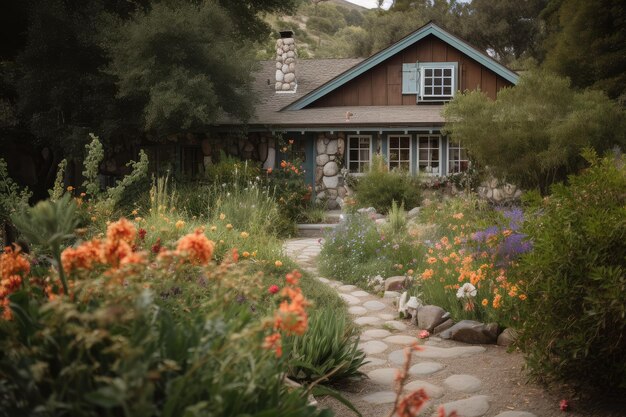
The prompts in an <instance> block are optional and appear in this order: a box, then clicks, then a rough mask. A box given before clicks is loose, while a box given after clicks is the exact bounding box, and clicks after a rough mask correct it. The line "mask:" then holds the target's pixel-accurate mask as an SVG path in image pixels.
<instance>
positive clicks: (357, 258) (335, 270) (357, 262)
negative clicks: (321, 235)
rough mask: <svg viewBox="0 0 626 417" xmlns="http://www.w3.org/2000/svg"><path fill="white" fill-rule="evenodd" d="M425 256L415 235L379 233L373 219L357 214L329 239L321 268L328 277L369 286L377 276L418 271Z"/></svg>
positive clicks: (338, 227)
mask: <svg viewBox="0 0 626 417" xmlns="http://www.w3.org/2000/svg"><path fill="white" fill-rule="evenodd" d="M423 254H424V248H423V247H421V246H416V245H414V241H413V240H412V238H411V236H409V235H407V234H399V235H389V234H387V233H386V232H385V231H382V232H379V231H378V230H377V229H376V225H375V223H374V221H373V220H371V219H369V218H367V217H366V216H364V215H361V214H354V215H348V216H347V217H346V221H345V222H343V223H340V224H339V225H338V226H337V227H336V228H335V229H334V230H333V231H331V232H330V233H328V234H327V235H326V236H325V241H324V246H323V247H322V251H321V254H320V260H319V268H320V272H321V273H322V274H323V275H324V276H328V277H332V278H334V279H338V280H341V281H342V282H347V283H351V284H357V285H360V286H361V287H366V286H367V285H368V279H370V278H373V277H375V276H376V275H381V276H383V277H390V276H394V275H404V274H405V273H406V272H407V271H408V270H410V269H417V268H418V267H419V266H420V265H421V264H422V261H423Z"/></svg>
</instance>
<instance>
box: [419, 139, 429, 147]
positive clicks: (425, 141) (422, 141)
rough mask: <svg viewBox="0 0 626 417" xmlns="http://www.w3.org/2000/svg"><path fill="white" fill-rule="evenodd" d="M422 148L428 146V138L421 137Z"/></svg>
mask: <svg viewBox="0 0 626 417" xmlns="http://www.w3.org/2000/svg"><path fill="white" fill-rule="evenodd" d="M419 142H420V148H422V147H424V146H426V145H427V144H428V138H425V137H420V141H419Z"/></svg>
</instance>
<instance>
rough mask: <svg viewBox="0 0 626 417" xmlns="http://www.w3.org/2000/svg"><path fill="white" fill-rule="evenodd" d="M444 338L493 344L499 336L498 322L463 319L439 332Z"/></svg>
mask: <svg viewBox="0 0 626 417" xmlns="http://www.w3.org/2000/svg"><path fill="white" fill-rule="evenodd" d="M439 337H441V338H442V339H452V340H456V341H457V342H463V343H470V344H483V345H485V344H491V343H495V342H496V340H497V338H498V325H497V324H496V323H489V324H484V323H481V322H479V321H474V320H461V321H460V322H458V323H457V324H455V325H454V326H452V327H450V328H449V329H448V330H445V331H443V332H441V333H440V334H439Z"/></svg>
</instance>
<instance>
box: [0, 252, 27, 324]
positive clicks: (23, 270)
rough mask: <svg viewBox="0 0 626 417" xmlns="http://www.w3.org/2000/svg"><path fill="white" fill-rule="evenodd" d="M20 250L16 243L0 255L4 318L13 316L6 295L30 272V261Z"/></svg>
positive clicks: (1, 296) (0, 299)
mask: <svg viewBox="0 0 626 417" xmlns="http://www.w3.org/2000/svg"><path fill="white" fill-rule="evenodd" d="M20 251H21V249H20V247H19V246H17V245H15V249H13V248H11V247H10V246H7V247H5V248H4V253H3V254H2V255H0V305H1V307H2V318H3V319H4V320H11V319H12V318H13V313H12V311H11V308H10V306H9V298H8V296H9V295H10V294H11V293H12V292H14V291H15V290H17V289H18V288H19V287H20V286H21V285H22V279H23V277H25V276H26V275H27V274H28V273H29V272H30V263H28V260H27V259H26V258H25V257H24V256H22V255H20Z"/></svg>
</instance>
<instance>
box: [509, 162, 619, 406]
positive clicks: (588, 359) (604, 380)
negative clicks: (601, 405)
mask: <svg viewBox="0 0 626 417" xmlns="http://www.w3.org/2000/svg"><path fill="white" fill-rule="evenodd" d="M585 157H586V158H587V160H588V161H589V163H590V164H591V167H590V168H588V169H587V170H585V171H583V172H582V173H581V174H580V175H577V176H572V177H570V179H569V185H568V186H565V185H561V184H559V185H556V186H554V187H553V188H552V195H551V196H550V197H547V198H546V199H544V200H543V201H541V203H540V204H539V205H538V206H536V207H535V214H536V215H535V216H531V217H530V218H529V221H528V224H527V225H525V227H524V229H525V231H526V233H527V234H528V235H529V236H530V237H531V239H532V241H533V243H534V250H533V251H532V252H530V253H529V254H528V255H527V256H525V257H524V258H522V260H521V261H520V267H519V274H520V277H523V279H524V280H526V281H527V285H526V291H527V293H528V303H527V305H526V308H525V309H524V310H523V311H522V314H523V317H524V318H525V320H524V321H523V323H522V325H523V327H522V332H521V336H520V340H519V346H520V347H521V348H522V349H523V350H524V352H525V354H526V356H527V363H528V366H529V368H530V370H531V371H532V372H533V374H534V375H535V376H536V377H538V378H539V379H541V380H544V381H554V380H556V381H559V382H566V383H569V384H572V385H574V386H576V387H577V388H580V389H581V391H583V392H586V393H590V392H600V393H602V394H604V395H609V394H612V393H621V394H622V395H623V393H624V392H626V334H625V332H626V330H625V329H626V158H624V156H623V155H618V156H615V155H610V156H607V157H605V158H602V159H600V158H598V157H597V156H595V154H594V153H593V152H590V151H587V152H586V154H585Z"/></svg>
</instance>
